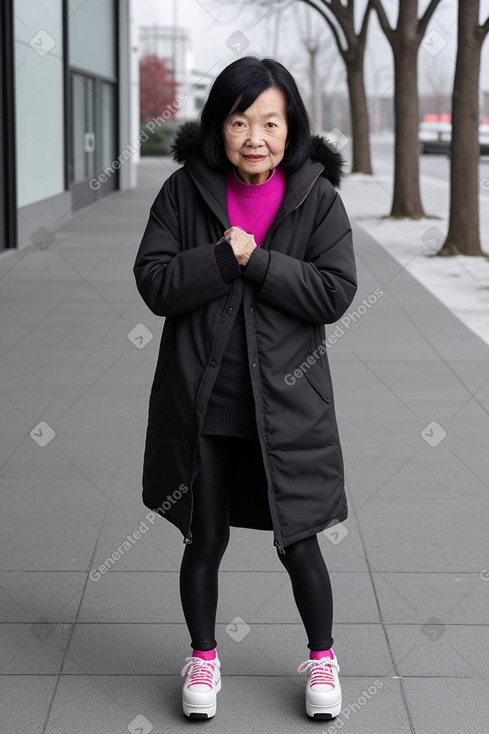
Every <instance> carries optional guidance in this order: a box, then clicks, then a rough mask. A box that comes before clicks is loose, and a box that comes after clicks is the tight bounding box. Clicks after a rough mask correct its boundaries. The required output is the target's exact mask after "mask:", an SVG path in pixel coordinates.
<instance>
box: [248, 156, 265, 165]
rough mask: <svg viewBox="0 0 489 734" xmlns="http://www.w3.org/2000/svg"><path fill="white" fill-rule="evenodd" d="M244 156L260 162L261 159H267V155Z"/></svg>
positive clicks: (249, 159)
mask: <svg viewBox="0 0 489 734" xmlns="http://www.w3.org/2000/svg"><path fill="white" fill-rule="evenodd" d="M243 158H244V159H245V160H247V161H251V162H257V163H258V162H259V161H264V160H265V159H266V155H244V156H243Z"/></svg>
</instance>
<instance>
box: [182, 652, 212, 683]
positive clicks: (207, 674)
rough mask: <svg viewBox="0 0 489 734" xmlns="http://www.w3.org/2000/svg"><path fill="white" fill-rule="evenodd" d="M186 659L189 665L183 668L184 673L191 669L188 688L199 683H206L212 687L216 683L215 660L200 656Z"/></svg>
mask: <svg viewBox="0 0 489 734" xmlns="http://www.w3.org/2000/svg"><path fill="white" fill-rule="evenodd" d="M185 660H186V661H187V665H185V667H184V668H183V670H182V675H186V674H187V673H188V672H189V671H190V679H189V683H188V685H187V688H190V686H194V685H198V684H204V685H207V686H209V687H210V688H212V687H213V685H214V670H215V665H214V662H213V661H212V660H203V659H202V658H199V657H188V658H185Z"/></svg>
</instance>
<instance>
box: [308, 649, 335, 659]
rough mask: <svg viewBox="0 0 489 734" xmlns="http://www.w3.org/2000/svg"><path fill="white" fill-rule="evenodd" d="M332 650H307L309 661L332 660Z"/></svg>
mask: <svg viewBox="0 0 489 734" xmlns="http://www.w3.org/2000/svg"><path fill="white" fill-rule="evenodd" d="M333 657H334V654H333V648H331V650H309V660H320V659H321V658H331V660H332V659H333Z"/></svg>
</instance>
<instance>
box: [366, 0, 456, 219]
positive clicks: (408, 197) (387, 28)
mask: <svg viewBox="0 0 489 734" xmlns="http://www.w3.org/2000/svg"><path fill="white" fill-rule="evenodd" d="M440 2H441V0H431V2H430V3H429V5H428V7H427V8H426V10H425V12H424V14H423V15H422V16H421V18H418V0H399V12H398V17H397V26H396V27H394V28H393V27H392V26H391V25H390V23H389V19H388V17H387V13H386V11H385V8H384V5H385V3H383V2H382V0H371V3H372V6H373V7H374V8H375V10H376V12H377V15H378V18H379V23H380V27H381V28H382V30H383V32H384V33H385V36H386V38H387V40H388V41H389V44H390V46H391V48H392V53H393V56H394V113H395V159H394V194H393V200H392V209H391V213H390V215H391V217H423V216H425V213H424V210H423V205H422V203H421V193H420V188H419V156H418V126H419V99H418V72H417V68H418V67H417V64H418V50H419V46H420V44H421V41H422V40H423V37H424V35H425V33H426V29H427V27H428V23H429V22H430V20H431V18H432V16H433V13H434V12H435V10H436V8H437V7H438V5H439V4H440ZM464 5H465V2H464Z"/></svg>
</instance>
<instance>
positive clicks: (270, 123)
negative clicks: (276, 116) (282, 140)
mask: <svg viewBox="0 0 489 734" xmlns="http://www.w3.org/2000/svg"><path fill="white" fill-rule="evenodd" d="M267 125H273V127H277V125H276V124H275V123H274V122H267Z"/></svg>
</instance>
